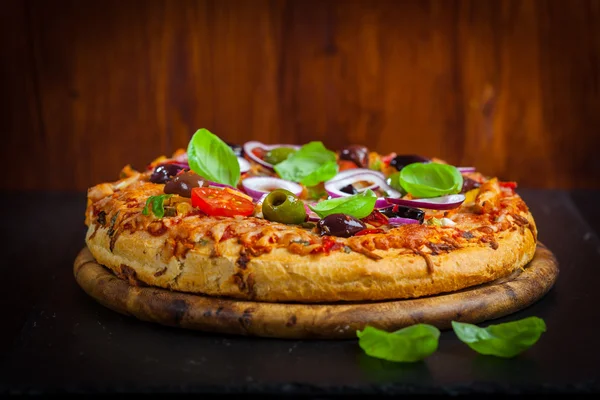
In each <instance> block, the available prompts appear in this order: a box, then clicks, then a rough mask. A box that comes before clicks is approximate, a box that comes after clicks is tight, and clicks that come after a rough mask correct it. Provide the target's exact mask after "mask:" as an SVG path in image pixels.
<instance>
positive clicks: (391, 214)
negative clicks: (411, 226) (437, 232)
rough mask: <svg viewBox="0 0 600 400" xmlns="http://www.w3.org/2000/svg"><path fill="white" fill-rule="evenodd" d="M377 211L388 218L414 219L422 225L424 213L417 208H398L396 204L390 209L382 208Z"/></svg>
mask: <svg viewBox="0 0 600 400" xmlns="http://www.w3.org/2000/svg"><path fill="white" fill-rule="evenodd" d="M379 211H380V212H381V213H382V214H383V215H385V216H386V217H388V218H410V219H416V220H417V221H419V222H420V223H423V219H424V218H425V211H423V210H421V209H419V208H414V207H406V206H400V205H397V204H396V205H393V206H391V207H386V208H382V209H380V210H379Z"/></svg>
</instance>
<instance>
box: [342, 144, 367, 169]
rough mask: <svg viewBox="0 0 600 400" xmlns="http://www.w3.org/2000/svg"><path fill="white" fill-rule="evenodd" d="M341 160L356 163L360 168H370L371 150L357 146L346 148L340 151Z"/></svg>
mask: <svg viewBox="0 0 600 400" xmlns="http://www.w3.org/2000/svg"><path fill="white" fill-rule="evenodd" d="M340 160H349V161H352V162H354V163H355V164H356V165H357V166H358V167H359V168H368V167H369V149H367V148H366V147H365V146H360V145H356V144H353V145H351V146H348V147H344V148H343V149H342V150H341V151H340Z"/></svg>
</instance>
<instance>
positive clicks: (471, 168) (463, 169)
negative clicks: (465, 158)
mask: <svg viewBox="0 0 600 400" xmlns="http://www.w3.org/2000/svg"><path fill="white" fill-rule="evenodd" d="M456 169H457V170H458V172H460V173H461V174H462V173H463V172H475V167H456Z"/></svg>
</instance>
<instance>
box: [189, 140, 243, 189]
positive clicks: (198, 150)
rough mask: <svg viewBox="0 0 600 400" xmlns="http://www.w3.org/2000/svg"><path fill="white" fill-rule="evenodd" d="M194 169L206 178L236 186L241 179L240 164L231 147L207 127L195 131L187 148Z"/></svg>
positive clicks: (190, 163)
mask: <svg viewBox="0 0 600 400" xmlns="http://www.w3.org/2000/svg"><path fill="white" fill-rule="evenodd" d="M187 155H188V163H189V165H190V168H191V169H192V171H194V172H196V173H197V174H198V175H200V176H203V177H205V178H206V179H208V180H210V181H213V182H216V183H220V184H224V185H229V186H232V187H235V186H236V185H237V184H238V181H239V179H240V164H239V163H238V160H237V157H236V155H235V153H234V152H233V150H232V149H231V147H229V146H228V145H227V144H226V143H225V142H223V141H222V140H221V139H219V137H218V136H216V135H214V134H212V133H211V132H209V131H208V130H207V129H199V130H198V131H196V133H194V136H192V139H191V140H190V143H189V144H188V149H187Z"/></svg>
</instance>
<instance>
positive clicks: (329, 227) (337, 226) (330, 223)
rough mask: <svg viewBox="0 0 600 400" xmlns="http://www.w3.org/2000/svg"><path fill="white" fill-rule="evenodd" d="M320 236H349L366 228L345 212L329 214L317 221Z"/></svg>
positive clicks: (362, 223)
mask: <svg viewBox="0 0 600 400" xmlns="http://www.w3.org/2000/svg"><path fill="white" fill-rule="evenodd" d="M317 227H318V229H319V233H320V234H321V236H324V235H327V236H339V237H350V236H353V235H355V234H356V233H358V232H360V231H362V230H363V229H365V228H366V225H365V223H364V222H362V221H361V220H359V219H357V218H354V217H352V216H350V215H346V214H331V215H328V216H326V217H325V218H323V219H322V220H320V221H319V222H318V223H317Z"/></svg>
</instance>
